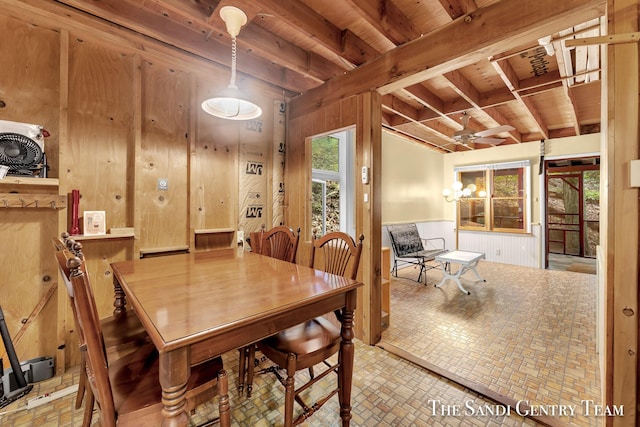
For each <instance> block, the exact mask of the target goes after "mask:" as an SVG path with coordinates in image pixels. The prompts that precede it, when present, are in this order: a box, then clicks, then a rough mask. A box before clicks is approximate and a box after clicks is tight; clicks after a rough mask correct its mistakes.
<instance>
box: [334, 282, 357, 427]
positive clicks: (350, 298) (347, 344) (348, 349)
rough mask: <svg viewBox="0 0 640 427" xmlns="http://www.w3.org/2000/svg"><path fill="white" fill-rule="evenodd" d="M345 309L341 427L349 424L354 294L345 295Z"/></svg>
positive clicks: (342, 343) (341, 357)
mask: <svg viewBox="0 0 640 427" xmlns="http://www.w3.org/2000/svg"><path fill="white" fill-rule="evenodd" d="M345 298H346V301H345V307H344V309H343V310H342V330H341V333H340V334H341V336H342V341H341V342H340V351H339V353H338V360H339V362H340V366H339V367H338V387H339V388H340V391H339V392H338V400H339V401H340V418H342V427H348V426H349V424H350V423H351V384H352V380H353V356H354V352H355V348H354V344H353V337H354V335H353V312H354V310H355V307H356V293H355V291H351V292H349V293H347V295H346V297H345Z"/></svg>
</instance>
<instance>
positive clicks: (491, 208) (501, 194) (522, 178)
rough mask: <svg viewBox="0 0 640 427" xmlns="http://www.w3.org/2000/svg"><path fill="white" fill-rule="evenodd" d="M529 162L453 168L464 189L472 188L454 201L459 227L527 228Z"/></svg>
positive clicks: (527, 230)
mask: <svg viewBox="0 0 640 427" xmlns="http://www.w3.org/2000/svg"><path fill="white" fill-rule="evenodd" d="M530 169H531V168H530V165H529V161H523V162H510V163H499V164H493V165H478V166H464V167H457V168H455V172H456V179H457V180H458V181H460V182H461V183H462V185H463V187H464V188H466V187H468V186H469V185H470V184H473V185H475V187H476V190H475V191H474V192H472V193H471V195H470V196H469V197H466V198H462V199H461V200H460V202H459V203H458V227H459V229H461V230H478V231H502V232H516V233H518V232H519V233H525V232H530V231H531V220H530V212H531V199H530V197H531V191H530V178H529V176H530Z"/></svg>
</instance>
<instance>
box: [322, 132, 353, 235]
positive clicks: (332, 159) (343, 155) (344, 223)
mask: <svg viewBox="0 0 640 427" xmlns="http://www.w3.org/2000/svg"><path fill="white" fill-rule="evenodd" d="M353 150H354V146H353V130H352V129H348V130H343V131H340V132H335V133H332V134H330V135H325V136H320V137H315V138H313V140H312V142H311V164H312V168H313V171H312V183H311V195H312V200H311V232H312V235H315V236H322V235H324V234H326V233H329V232H332V231H344V232H345V233H349V234H350V235H354V234H355V221H354V210H355V209H354V206H355V203H354V202H355V201H354V191H355V190H354V188H355V187H354V178H353V166H352V165H353V161H354V153H353Z"/></svg>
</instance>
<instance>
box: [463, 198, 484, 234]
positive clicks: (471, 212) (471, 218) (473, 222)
mask: <svg viewBox="0 0 640 427" xmlns="http://www.w3.org/2000/svg"><path fill="white" fill-rule="evenodd" d="M459 208H460V227H481V228H484V227H485V224H486V219H485V209H484V199H465V200H461V201H460V204H459Z"/></svg>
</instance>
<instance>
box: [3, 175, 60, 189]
mask: <svg viewBox="0 0 640 427" xmlns="http://www.w3.org/2000/svg"><path fill="white" fill-rule="evenodd" d="M4 185H33V186H38V187H57V186H58V185H59V180H58V178H33V177H30V176H14V175H9V176H5V177H4V178H3V179H0V186H4Z"/></svg>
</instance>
